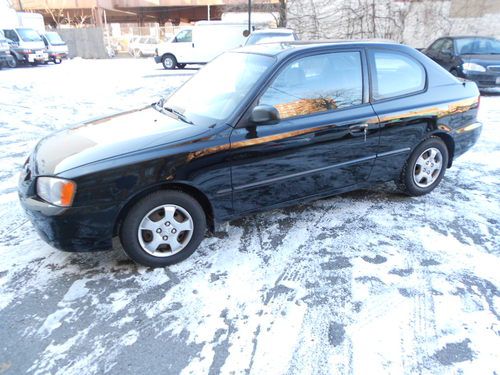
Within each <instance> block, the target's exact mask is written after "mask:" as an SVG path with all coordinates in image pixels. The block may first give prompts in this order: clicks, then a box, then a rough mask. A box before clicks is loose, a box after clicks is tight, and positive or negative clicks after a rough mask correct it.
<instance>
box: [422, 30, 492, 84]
mask: <svg viewBox="0 0 500 375" xmlns="http://www.w3.org/2000/svg"><path fill="white" fill-rule="evenodd" d="M422 52H424V53H425V54H426V55H427V56H429V57H430V58H431V59H433V60H434V61H435V62H437V63H438V64H439V65H441V66H442V67H443V68H445V69H446V70H447V71H449V72H450V73H451V74H453V75H455V76H457V77H462V78H466V79H469V80H471V81H474V82H476V83H477V85H478V86H479V89H480V90H485V91H487V90H490V89H495V90H496V89H500V40H498V39H494V38H487V37H478V36H461V37H445V38H439V39H438V40H436V41H434V43H432V44H431V45H430V46H429V48H427V49H425V50H423V51H422Z"/></svg>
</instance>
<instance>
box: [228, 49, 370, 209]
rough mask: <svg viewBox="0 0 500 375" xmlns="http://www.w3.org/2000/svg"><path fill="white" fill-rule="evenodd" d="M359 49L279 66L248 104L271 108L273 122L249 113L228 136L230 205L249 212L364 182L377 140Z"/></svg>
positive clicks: (363, 64) (311, 57)
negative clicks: (259, 121)
mask: <svg viewBox="0 0 500 375" xmlns="http://www.w3.org/2000/svg"><path fill="white" fill-rule="evenodd" d="M363 71H365V72H366V71H367V69H366V61H365V57H364V54H363V52H362V51H361V50H346V51H339V52H331V53H324V52H323V53H321V54H316V55H310V56H306V57H302V58H299V59H297V60H294V61H292V62H290V63H288V64H287V65H286V66H284V67H283V68H282V69H281V70H280V71H279V73H278V74H277V76H276V77H275V78H274V79H273V81H272V82H271V84H270V85H269V86H268V87H267V88H266V89H265V90H264V91H263V93H262V94H261V95H260V96H259V97H258V99H256V101H255V103H254V105H271V106H274V107H275V108H276V109H278V112H279V114H280V117H281V120H280V121H279V122H278V123H277V124H266V123H263V124H255V123H253V122H252V121H251V120H250V112H251V110H252V109H250V110H249V113H247V114H246V115H245V116H243V118H242V120H241V121H240V123H239V124H238V125H237V126H236V128H235V129H234V130H233V132H232V134H231V155H230V158H231V162H232V166H231V174H232V187H233V206H234V210H235V212H236V213H239V212H245V211H252V210H255V209H260V208H263V207H267V206H273V205H279V204H280V203H283V202H289V201H293V200H298V199H301V198H304V197H308V196H314V195H324V194H326V193H328V192H334V191H339V190H341V189H343V188H346V187H348V186H351V185H355V184H358V183H361V182H363V181H366V180H367V179H368V177H369V175H370V172H371V169H372V166H373V163H374V160H375V155H376V152H377V147H378V144H379V132H378V118H377V116H376V114H375V113H374V111H373V109H372V107H371V105H370V103H368V93H367V92H366V91H364V88H365V90H366V88H367V87H368V85H367V77H366V75H363Z"/></svg>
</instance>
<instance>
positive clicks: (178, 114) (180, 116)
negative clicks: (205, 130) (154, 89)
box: [155, 98, 194, 125]
mask: <svg viewBox="0 0 500 375" xmlns="http://www.w3.org/2000/svg"><path fill="white" fill-rule="evenodd" d="M164 103H165V99H164V98H161V99H160V100H159V101H158V102H157V103H156V104H155V108H156V109H157V110H158V111H160V112H162V113H165V111H167V112H169V113H172V114H173V115H174V116H175V117H177V118H178V119H179V120H181V121H184V122H185V123H187V124H190V125H194V122H192V121H190V120H188V118H187V117H186V116H185V115H184V114H183V113H182V112H179V111H178V110H176V109H174V108H171V107H164V106H163V105H164Z"/></svg>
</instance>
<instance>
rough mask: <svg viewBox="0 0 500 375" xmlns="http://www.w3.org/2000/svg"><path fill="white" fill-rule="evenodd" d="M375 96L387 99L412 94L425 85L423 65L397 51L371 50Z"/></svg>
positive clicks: (375, 97)
mask: <svg viewBox="0 0 500 375" xmlns="http://www.w3.org/2000/svg"><path fill="white" fill-rule="evenodd" d="M371 56H372V64H373V65H374V69H375V72H374V74H372V80H373V82H372V83H373V98H374V99H386V98H391V97H394V96H399V95H405V94H410V93H413V92H417V91H420V90H423V89H424V87H425V70H424V68H423V66H422V65H421V64H420V63H419V62H418V61H416V60H415V59H413V58H412V57H410V56H408V55H404V54H401V53H397V52H386V51H371Z"/></svg>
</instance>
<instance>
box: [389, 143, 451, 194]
mask: <svg viewBox="0 0 500 375" xmlns="http://www.w3.org/2000/svg"><path fill="white" fill-rule="evenodd" d="M448 157H449V156H448V149H447V147H446V145H445V144H444V142H443V141H442V140H441V139H440V138H438V137H431V138H429V139H426V140H425V141H423V142H422V143H420V144H419V145H418V146H417V147H416V148H415V149H414V150H413V152H412V153H411V155H410V157H409V158H408V159H407V160H406V163H405V165H404V167H403V170H402V172H401V177H400V179H399V181H397V185H398V187H399V189H400V190H401V191H402V192H403V193H405V194H407V195H410V196H419V195H424V194H428V193H430V192H431V191H432V190H434V189H435V188H436V187H437V186H438V185H439V183H440V182H441V180H442V179H443V176H444V173H445V171H446V168H447V166H448Z"/></svg>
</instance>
